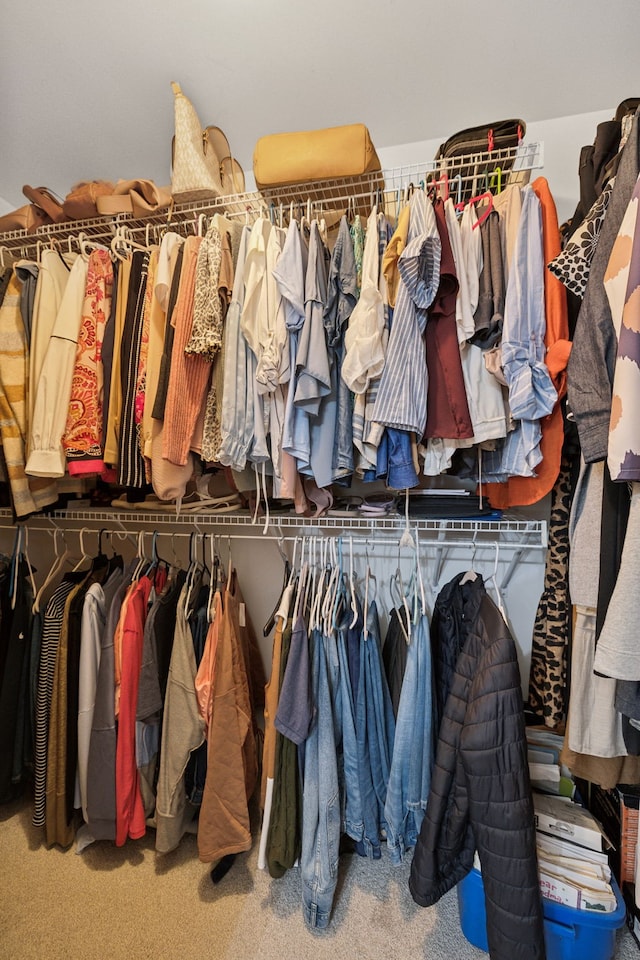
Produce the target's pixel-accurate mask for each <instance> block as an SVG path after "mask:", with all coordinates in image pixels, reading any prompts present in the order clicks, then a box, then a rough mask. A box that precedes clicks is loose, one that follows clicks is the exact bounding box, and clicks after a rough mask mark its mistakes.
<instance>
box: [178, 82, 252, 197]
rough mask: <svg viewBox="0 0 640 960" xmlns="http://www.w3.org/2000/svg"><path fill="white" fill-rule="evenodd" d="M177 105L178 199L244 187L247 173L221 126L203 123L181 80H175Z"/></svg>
mask: <svg viewBox="0 0 640 960" xmlns="http://www.w3.org/2000/svg"><path fill="white" fill-rule="evenodd" d="M171 87H172V89H173V94H174V108H175V135H174V138H173V150H172V165H171V166H172V169H171V193H172V195H173V198H174V200H176V201H177V202H178V203H189V202H191V201H193V200H206V199H208V198H210V197H222V196H228V195H229V194H231V193H242V192H243V191H244V173H243V171H242V168H241V167H240V165H239V163H238V162H237V161H236V160H234V159H233V158H232V156H231V149H230V147H229V141H228V140H227V138H226V136H225V135H224V133H223V132H222V130H221V129H220V127H204V128H203V127H202V125H201V123H200V121H199V119H198V114H197V113H196V111H195V108H194V106H193V104H192V103H191V101H190V100H189V98H188V97H186V96H185V95H184V93H183V92H182V90H181V89H180V84H178V83H176V82H175V81H174V82H172V84H171Z"/></svg>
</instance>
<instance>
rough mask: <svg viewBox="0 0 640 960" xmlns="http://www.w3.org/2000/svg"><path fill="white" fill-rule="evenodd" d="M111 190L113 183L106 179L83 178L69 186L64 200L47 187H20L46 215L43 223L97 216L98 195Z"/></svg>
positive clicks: (26, 185) (33, 204)
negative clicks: (69, 188)
mask: <svg viewBox="0 0 640 960" xmlns="http://www.w3.org/2000/svg"><path fill="white" fill-rule="evenodd" d="M113 190H114V187H113V184H112V183H109V181H108V180H90V181H89V180H83V181H82V182H81V183H76V184H75V185H74V186H73V187H72V188H71V190H70V191H69V193H68V194H67V196H66V197H65V198H64V200H60V199H59V198H58V197H57V196H56V195H55V194H54V193H53V191H52V190H49V188H48V187H31V186H29V184H25V186H24V187H23V188H22V192H23V193H24V195H25V197H26V198H27V200H30V201H31V205H32V206H33V207H35V208H36V210H39V211H41V212H42V215H43V216H44V217H46V219H45V220H44V221H43V222H44V223H65V222H66V221H68V220H87V219H89V218H91V217H97V216H98V209H97V206H96V202H97V200H98V197H100V196H104V195H105V194H110V193H113Z"/></svg>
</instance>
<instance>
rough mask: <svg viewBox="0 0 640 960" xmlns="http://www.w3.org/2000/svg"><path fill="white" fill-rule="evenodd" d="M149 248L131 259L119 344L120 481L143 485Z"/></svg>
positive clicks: (122, 483)
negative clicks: (140, 415)
mask: <svg viewBox="0 0 640 960" xmlns="http://www.w3.org/2000/svg"><path fill="white" fill-rule="evenodd" d="M149 257H150V254H149V252H148V251H146V252H145V251H140V250H136V251H134V253H133V256H132V260H131V274H130V278H129V290H128V296H127V308H126V315H125V318H124V327H123V331H122V342H121V346H120V370H119V373H120V389H121V396H122V407H121V409H120V433H119V438H118V459H117V463H118V483H119V484H121V485H122V486H125V487H138V488H139V487H142V486H144V483H145V469H144V460H143V459H142V455H141V453H140V445H139V442H138V431H137V428H136V398H137V395H138V371H139V366H140V350H141V345H142V336H143V326H144V316H145V302H146V295H147V279H148V271H149Z"/></svg>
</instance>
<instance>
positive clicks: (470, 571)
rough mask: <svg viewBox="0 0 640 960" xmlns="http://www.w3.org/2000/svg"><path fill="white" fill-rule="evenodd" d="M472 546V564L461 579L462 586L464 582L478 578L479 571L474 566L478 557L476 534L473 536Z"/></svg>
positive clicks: (471, 581)
mask: <svg viewBox="0 0 640 960" xmlns="http://www.w3.org/2000/svg"><path fill="white" fill-rule="evenodd" d="M472 547H473V553H472V554H471V564H470V566H469V569H468V570H467V572H466V573H465V575H464V576H463V578H462V580H461V581H460V586H462V585H463V583H473V581H474V580H477V578H478V574H477V572H476V570H475V568H474V566H473V565H474V563H475V559H476V538H475V535H474V538H473V544H472Z"/></svg>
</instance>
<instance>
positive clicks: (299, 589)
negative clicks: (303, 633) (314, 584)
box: [293, 536, 308, 623]
mask: <svg viewBox="0 0 640 960" xmlns="http://www.w3.org/2000/svg"><path fill="white" fill-rule="evenodd" d="M306 542H307V537H306V536H303V538H302V546H301V549H300V574H299V576H298V583H297V585H296V597H295V601H294V604H293V622H294V623H295V622H296V621H297V619H298V617H299V616H300V603H301V598H302V594H303V592H304V588H305V581H306V577H307V569H308V564H307V561H306V560H305V559H304V554H305V547H306Z"/></svg>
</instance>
